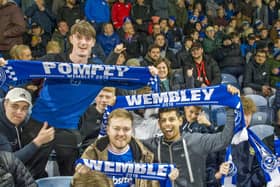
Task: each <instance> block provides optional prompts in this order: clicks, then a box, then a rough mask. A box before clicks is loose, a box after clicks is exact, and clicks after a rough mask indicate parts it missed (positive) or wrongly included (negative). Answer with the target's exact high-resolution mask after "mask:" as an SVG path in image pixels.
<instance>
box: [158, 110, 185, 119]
mask: <svg viewBox="0 0 280 187" xmlns="http://www.w3.org/2000/svg"><path fill="white" fill-rule="evenodd" d="M172 111H175V112H176V116H177V117H178V118H180V117H181V114H180V111H179V108H160V109H159V111H158V119H160V118H161V114H162V113H165V112H172Z"/></svg>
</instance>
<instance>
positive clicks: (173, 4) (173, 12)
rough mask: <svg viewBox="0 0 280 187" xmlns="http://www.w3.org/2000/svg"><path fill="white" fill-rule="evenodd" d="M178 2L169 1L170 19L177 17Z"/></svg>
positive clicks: (174, 0) (176, 0)
mask: <svg viewBox="0 0 280 187" xmlns="http://www.w3.org/2000/svg"><path fill="white" fill-rule="evenodd" d="M177 2H178V0H168V17H170V16H174V17H175V16H176V4H177Z"/></svg>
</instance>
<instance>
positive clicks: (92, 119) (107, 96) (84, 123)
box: [79, 87, 116, 150]
mask: <svg viewBox="0 0 280 187" xmlns="http://www.w3.org/2000/svg"><path fill="white" fill-rule="evenodd" d="M115 92H116V90H115V88H113V87H104V88H103V89H102V90H101V91H100V92H99V93H98V95H97V96H96V98H95V102H94V103H93V104H91V105H90V106H89V107H88V109H87V110H86V111H85V113H84V114H83V115H82V116H81V118H80V122H79V129H80V132H81V138H82V145H81V147H82V149H83V150H85V149H86V148H87V147H88V146H89V145H90V144H92V143H93V141H94V140H95V139H96V138H97V137H98V135H99V131H100V128H101V122H102V119H103V113H104V112H105V109H106V107H107V105H112V104H113V102H114V97H115Z"/></svg>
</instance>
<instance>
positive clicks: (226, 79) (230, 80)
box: [221, 73, 240, 88]
mask: <svg viewBox="0 0 280 187" xmlns="http://www.w3.org/2000/svg"><path fill="white" fill-rule="evenodd" d="M221 76H222V82H221V83H222V84H231V85H233V86H235V87H237V88H240V85H239V83H238V80H237V79H236V77H235V76H233V75H231V74H227V73H222V74H221Z"/></svg>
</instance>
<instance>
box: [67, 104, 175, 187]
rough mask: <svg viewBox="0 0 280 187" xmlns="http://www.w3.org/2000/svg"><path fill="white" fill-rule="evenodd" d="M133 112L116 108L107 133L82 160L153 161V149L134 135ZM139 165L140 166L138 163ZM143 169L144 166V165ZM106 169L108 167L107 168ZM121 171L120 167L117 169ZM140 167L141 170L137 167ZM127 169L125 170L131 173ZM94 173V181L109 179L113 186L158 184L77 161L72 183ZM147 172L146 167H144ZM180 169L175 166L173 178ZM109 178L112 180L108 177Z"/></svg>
mask: <svg viewBox="0 0 280 187" xmlns="http://www.w3.org/2000/svg"><path fill="white" fill-rule="evenodd" d="M132 123H133V115H132V114H131V113H130V112H129V111H127V110H125V109H120V108H118V109H116V110H114V111H113V112H112V113H110V115H109V116H108V126H107V129H106V131H107V136H104V137H101V138H99V139H97V140H96V141H95V142H94V143H93V144H91V145H90V146H89V147H88V148H87V149H86V150H85V152H84V153H83V155H82V156H81V158H82V159H90V160H101V161H111V162H123V163H128V162H131V163H152V162H153V161H154V154H153V153H152V152H150V151H149V150H148V149H147V148H146V147H145V146H144V145H143V144H142V143H141V142H140V141H139V140H137V139H135V138H134V137H133V136H132V132H133V128H132ZM135 167H136V166H135ZM142 169H143V168H142ZM103 170H104V172H105V171H106V168H105V169H103ZM116 170H117V169H116ZM135 170H137V169H135ZM127 171H128V170H127V169H124V170H123V172H127ZM90 173H92V175H91V177H92V179H91V180H92V181H99V180H103V181H105V180H106V179H109V182H108V183H109V184H110V185H109V184H108V186H110V187H132V186H134V187H158V186H159V183H158V181H156V180H152V176H151V179H150V180H143V179H135V178H133V177H132V175H131V176H130V175H125V177H123V176H118V175H117V174H114V172H112V168H111V172H110V173H111V174H110V175H112V176H110V177H108V176H106V175H105V174H104V173H103V172H100V171H97V170H91V168H89V167H88V166H85V165H84V164H81V163H79V164H77V166H76V172H75V174H74V178H73V181H72V184H75V183H77V181H81V179H82V178H85V177H84V176H87V175H90ZM142 173H143V170H142ZM178 174H179V173H178V170H177V169H173V170H172V171H171V173H170V179H171V180H172V179H175V178H176V177H177V176H178ZM107 181H108V180H107ZM85 182H86V181H85Z"/></svg>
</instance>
